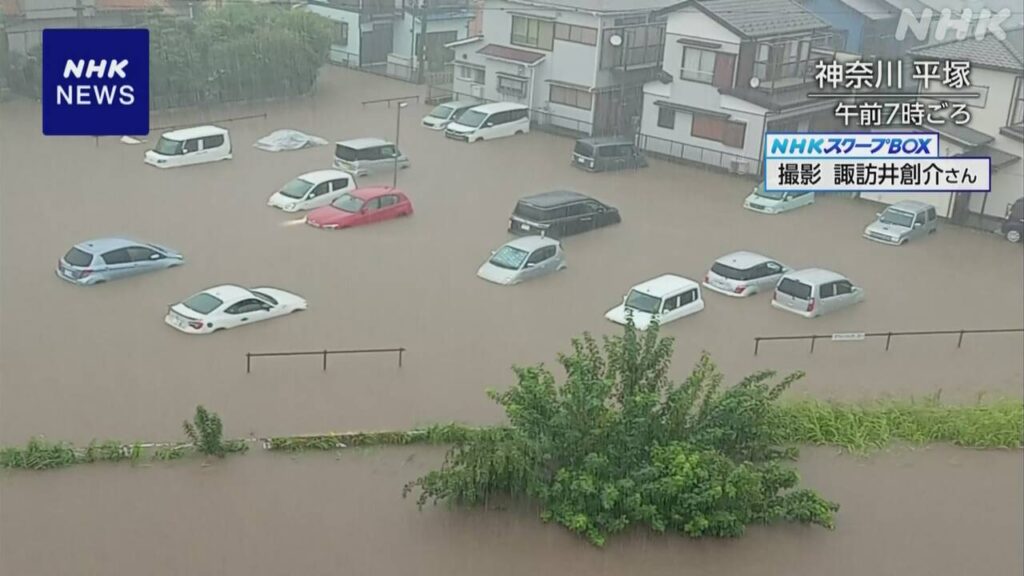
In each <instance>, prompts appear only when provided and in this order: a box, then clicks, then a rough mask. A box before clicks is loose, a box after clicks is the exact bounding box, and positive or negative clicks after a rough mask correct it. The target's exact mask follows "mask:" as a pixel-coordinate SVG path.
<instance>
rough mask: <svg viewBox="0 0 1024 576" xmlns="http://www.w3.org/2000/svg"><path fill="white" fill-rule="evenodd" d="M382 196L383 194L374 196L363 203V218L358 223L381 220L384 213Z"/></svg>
mask: <svg viewBox="0 0 1024 576" xmlns="http://www.w3.org/2000/svg"><path fill="white" fill-rule="evenodd" d="M381 198H382V197H381V196H378V197H376V198H372V199H370V200H368V201H367V202H366V204H364V205H363V210H362V218H361V219H360V221H359V222H357V223H358V224H370V223H372V222H379V221H380V220H381V217H382V216H383V213H384V211H383V210H381Z"/></svg>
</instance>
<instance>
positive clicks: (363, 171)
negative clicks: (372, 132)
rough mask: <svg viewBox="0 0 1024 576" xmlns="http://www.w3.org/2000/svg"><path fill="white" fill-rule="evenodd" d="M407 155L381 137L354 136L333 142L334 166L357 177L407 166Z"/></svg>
mask: <svg viewBox="0 0 1024 576" xmlns="http://www.w3.org/2000/svg"><path fill="white" fill-rule="evenodd" d="M409 165H410V164H409V157H408V156H406V155H405V154H402V151H401V150H399V149H398V147H397V146H395V145H394V144H392V143H391V142H388V141H387V140H384V139H381V138H356V139H355V140H345V141H343V142H335V143H334V167H335V168H338V169H340V170H344V171H346V172H348V173H349V174H354V175H356V176H358V177H362V176H367V175H369V174H371V173H374V172H389V171H394V170H395V169H396V168H397V169H399V170H401V169H403V168H408V167H409Z"/></svg>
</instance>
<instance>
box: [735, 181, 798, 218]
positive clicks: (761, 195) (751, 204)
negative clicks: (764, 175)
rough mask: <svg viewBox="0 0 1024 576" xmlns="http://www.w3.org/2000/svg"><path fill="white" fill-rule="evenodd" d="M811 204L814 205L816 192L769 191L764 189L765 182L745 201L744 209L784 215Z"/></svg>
mask: <svg viewBox="0 0 1024 576" xmlns="http://www.w3.org/2000/svg"><path fill="white" fill-rule="evenodd" d="M810 204H814V192H808V191H803V190H789V191H786V192H783V191H768V190H765V189H764V183H763V182H762V183H760V184H758V185H757V187H755V188H754V190H753V192H751V193H750V196H747V198H746V199H745V200H743V207H744V208H746V209H747V210H753V211H754V212H760V213H762V214H782V213H783V212H789V211H790V210H796V209H797V208H800V207H801V206H808V205H810Z"/></svg>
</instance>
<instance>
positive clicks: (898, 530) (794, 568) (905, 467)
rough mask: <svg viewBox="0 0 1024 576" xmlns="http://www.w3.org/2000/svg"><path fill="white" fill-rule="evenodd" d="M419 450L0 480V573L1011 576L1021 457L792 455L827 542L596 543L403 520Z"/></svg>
mask: <svg viewBox="0 0 1024 576" xmlns="http://www.w3.org/2000/svg"><path fill="white" fill-rule="evenodd" d="M439 457H440V453H439V452H438V451H437V450H430V449H420V448H417V449H406V448H398V449H385V450H378V451H370V452H344V453H342V454H339V455H333V454H319V453H318V454H306V455H302V456H297V457H289V456H285V455H270V454H267V453H264V452H257V453H254V454H249V455H246V456H241V457H236V458H231V459H230V460H228V461H226V462H215V463H213V465H212V466H209V467H203V466H202V465H201V463H200V462H199V461H197V460H188V461H180V462H175V463H171V464H159V465H156V466H153V467H150V468H147V467H138V468H132V467H130V466H127V465H126V466H107V465H96V466H89V467H81V468H76V469H74V470H71V471H53V472H44V473H24V472H23V473H13V474H12V473H6V474H4V475H3V476H0V489H2V490H3V503H2V508H3V509H2V515H0V573H3V574H5V575H11V576H50V575H64V574H75V575H81V576H87V575H88V576H93V575H95V576H110V575H120V574H147V575H151V576H161V575H168V576H171V575H180V574H232V575H234V574H237V575H253V576H257V575H259V576H263V575H267V576H270V575H279V576H293V575H302V576H318V575H324V576H328V575H330V576H337V575H339V574H360V575H362V574H366V575H370V574H372V575H395V576H398V575H406V574H423V575H427V576H441V575H466V576H470V575H476V574H490V575H494V576H504V575H508V576H512V575H521V574H552V575H560V576H561V575H580V576H584V575H587V576H591V575H603V576H625V575H633V574H635V575H638V576H639V575H643V576H653V575H661V574H686V575H715V574H729V575H735V576H819V575H822V574H829V575H832V576H863V575H865V574H871V575H878V576H908V575H914V576H917V575H922V576H923V575H931V576H962V575H967V574H970V575H971V576H1012V575H1014V574H1020V573H1021V571H1022V570H1024V555H1022V549H1021V545H1020V543H1021V539H1022V537H1024V513H1022V512H1024V509H1022V507H1024V498H1022V493H1021V490H1020V487H1021V483H1022V482H1024V474H1022V470H1024V457H1022V454H1021V453H1020V452H977V451H971V450H963V449H957V448H948V447H932V448H928V449H921V450H917V451H914V452H912V453H908V452H905V451H903V450H896V451H894V452H892V453H889V454H881V455H877V456H873V457H871V458H866V459H865V458H858V457H851V456H838V455H836V454H835V452H834V451H831V450H827V449H808V450H804V454H803V456H802V458H801V461H800V469H801V474H802V477H803V480H804V482H805V483H806V484H807V485H809V486H813V487H815V488H817V489H819V490H821V491H822V492H823V493H824V494H826V495H827V496H828V497H830V498H833V499H835V500H837V501H838V502H840V504H841V505H842V510H841V511H840V513H839V516H838V519H837V524H836V529H835V531H828V530H825V529H821V528H812V527H802V526H794V525H779V526H773V527H767V528H766V527H757V528H753V529H751V530H750V531H749V532H748V533H747V535H746V536H745V537H743V538H742V539H738V540H725V541H722V540H702V541H690V540H686V539H684V538H681V537H678V536H656V535H652V534H649V533H645V532H643V531H636V532H632V533H629V534H627V535H624V536H621V537H618V538H614V539H612V540H611V543H610V545H609V546H608V547H607V549H605V550H597V549H594V548H592V547H591V546H590V545H588V544H586V543H584V542H583V541H582V540H580V539H579V538H576V537H575V536H572V535H571V534H569V533H568V532H566V531H565V530H564V529H562V528H559V527H556V526H546V525H544V524H542V523H541V522H540V520H539V519H538V518H537V515H536V512H535V511H531V510H524V509H519V508H513V509H511V510H508V509H506V510H503V511H502V510H493V511H487V512H485V511H480V510H477V511H468V512H464V511H458V512H456V511H449V510H447V509H445V508H443V507H440V508H433V507H428V508H426V509H424V511H423V512H418V511H417V509H416V506H415V504H414V503H413V502H412V501H408V500H402V498H401V487H402V485H403V483H405V482H406V481H408V480H410V479H411V478H414V477H415V476H416V475H418V474H421V473H423V472H424V471H426V470H428V469H429V468H430V467H432V466H435V465H436V464H437V463H438V462H439Z"/></svg>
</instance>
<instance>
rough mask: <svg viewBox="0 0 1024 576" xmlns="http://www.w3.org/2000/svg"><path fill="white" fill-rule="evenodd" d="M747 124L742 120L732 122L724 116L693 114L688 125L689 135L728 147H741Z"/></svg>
mask: <svg viewBox="0 0 1024 576" xmlns="http://www.w3.org/2000/svg"><path fill="white" fill-rule="evenodd" d="M746 133H747V125H746V123H744V122H732V121H729V120H726V119H724V118H716V117H714V116H704V115H703V114H694V115H693V123H692V124H691V126H690V136H693V137H694V138H704V139H705V140H714V141H715V142H720V143H722V144H724V145H726V146H728V147H730V148H743V140H744V139H745V137H746Z"/></svg>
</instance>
